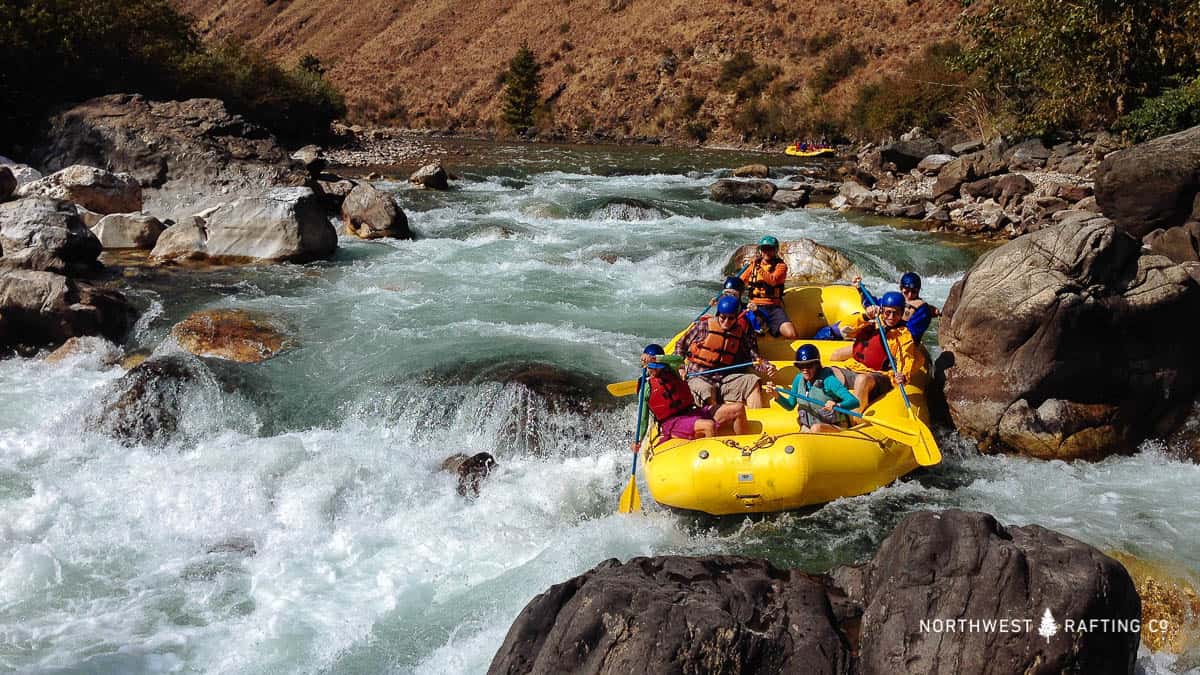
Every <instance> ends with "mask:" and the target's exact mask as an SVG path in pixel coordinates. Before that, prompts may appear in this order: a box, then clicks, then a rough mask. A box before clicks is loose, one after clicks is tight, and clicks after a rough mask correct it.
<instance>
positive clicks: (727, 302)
mask: <svg viewBox="0 0 1200 675" xmlns="http://www.w3.org/2000/svg"><path fill="white" fill-rule="evenodd" d="M740 311H742V303H741V301H740V300H738V299H737V298H735V297H733V296H732V295H724V296H721V299H720V300H718V301H717V314H718V315H720V314H733V315H735V316H736V315H737V313H738V312H740Z"/></svg>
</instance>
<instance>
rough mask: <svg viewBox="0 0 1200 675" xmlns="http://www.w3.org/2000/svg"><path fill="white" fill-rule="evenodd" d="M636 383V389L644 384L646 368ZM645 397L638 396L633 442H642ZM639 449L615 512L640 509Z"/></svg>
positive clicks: (635, 452)
mask: <svg viewBox="0 0 1200 675" xmlns="http://www.w3.org/2000/svg"><path fill="white" fill-rule="evenodd" d="M635 381H636V382H637V384H638V390H639V391H640V390H641V388H642V387H644V386H646V369H645V368H643V369H642V376H641V377H639V378H638V379H637V380H635ZM645 405H646V397H645V396H638V413H637V422H635V423H634V428H633V437H634V438H633V442H634V443H641V442H642V413H643V412H644V411H645ZM638 454H640V450H635V451H634V453H633V469H631V470H630V472H629V484H628V485H626V486H625V489H624V490H622V491H621V498H620V499H619V500H617V513H633V512H634V511H641V510H642V496H641V495H639V494H638V489H637V458H638Z"/></svg>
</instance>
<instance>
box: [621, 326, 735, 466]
mask: <svg viewBox="0 0 1200 675" xmlns="http://www.w3.org/2000/svg"><path fill="white" fill-rule="evenodd" d="M682 365H683V357H682V356H679V355H676V354H664V353H663V348H662V345H657V344H650V345H646V348H645V349H644V350H642V367H643V368H646V369H648V373H649V377H648V378H647V379H646V384H647V385H648V386H646V387H644V388H643V390H642V394H641V395H642V396H645V397H647V398H646V405H643V406H642V410H643V413H642V418H641V419H640V420H638V438H645V430H646V425H647V423H648V422H649V419H648V416H651V415H652V416H653V417H654V419H655V420H656V421H657V422H658V428H659V431H661V432H662V440H666V439H668V438H683V439H687V440H690V439H693V438H708V437H710V436H715V435H716V433H717V429H718V428H720V427H722V426H724V425H726V424H730V425H732V429H733V433H735V434H744V433H746V407H745V406H744V405H742V404H741V403H723V404H720V405H716V404H714V405H707V406H697V405H696V403H695V401H694V399H693V398H692V390H691V389H690V388H688V384H687V382H684V381H683V378H681V377H680V376H679V368H680V367H681V366H682ZM637 449H638V448H637V444H636V443H635V444H634V450H637Z"/></svg>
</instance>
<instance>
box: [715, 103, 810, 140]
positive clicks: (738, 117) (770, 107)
mask: <svg viewBox="0 0 1200 675" xmlns="http://www.w3.org/2000/svg"><path fill="white" fill-rule="evenodd" d="M731 125H732V126H733V129H734V130H735V131H737V132H738V133H739V134H741V135H742V140H743V141H748V140H750V139H752V138H757V139H760V140H764V141H780V140H783V139H786V138H790V137H791V136H792V135H793V134H794V132H795V123H794V120H793V115H792V112H791V111H790V110H789V109H788V108H787V106H786V105H784V104H783V103H782V102H780V101H775V100H770V101H766V102H765V103H762V102H759V101H751V102H750V103H749V104H747V105H746V106H744V107H742V108H740V109H738V111H737V112H736V113H734V116H733V120H732V121H731Z"/></svg>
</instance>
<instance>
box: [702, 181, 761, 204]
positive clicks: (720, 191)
mask: <svg viewBox="0 0 1200 675" xmlns="http://www.w3.org/2000/svg"><path fill="white" fill-rule="evenodd" d="M775 189H776V188H775V184H774V183H772V182H771V181H767V180H733V179H732V178H722V179H721V180H719V181H717V182H715V183H713V184H712V185H710V186H708V194H709V197H711V198H712V200H713V201H715V202H721V203H723V204H752V203H759V204H765V203H766V202H769V201H771V197H774V196H775Z"/></svg>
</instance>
